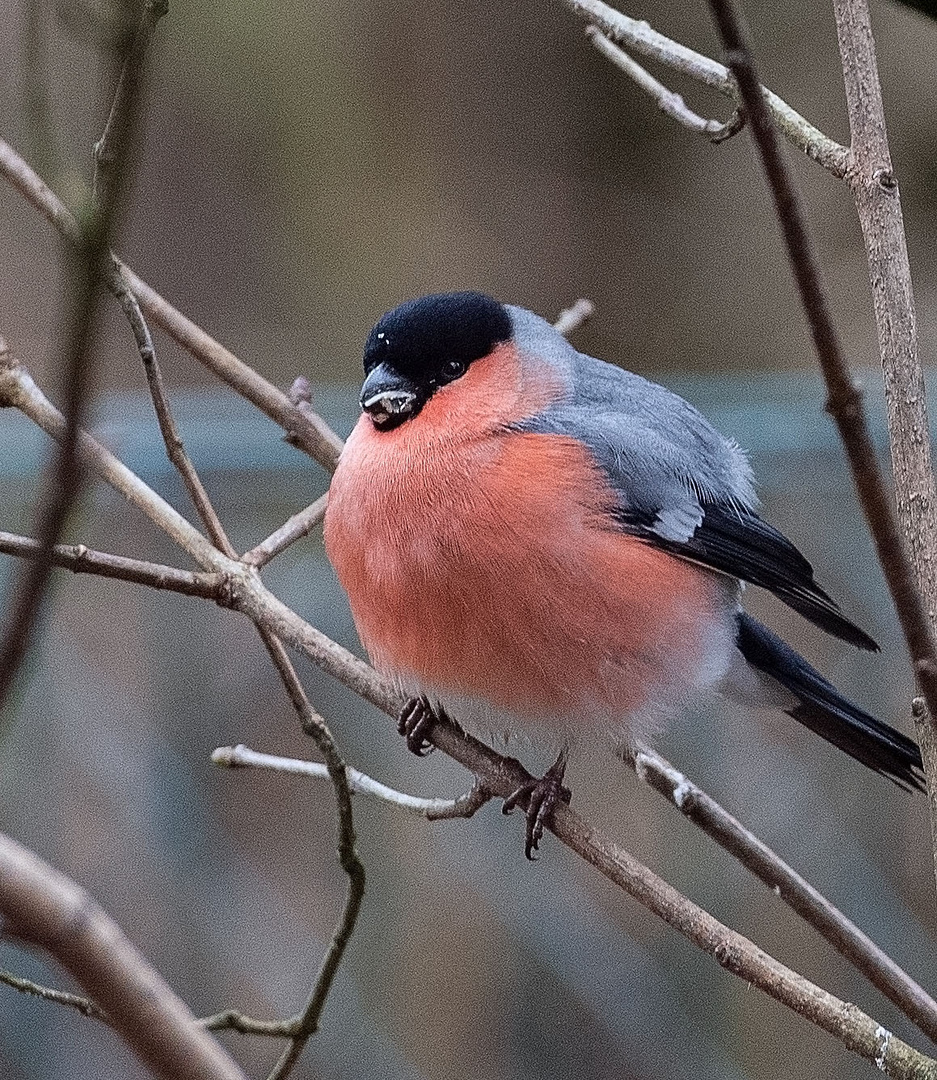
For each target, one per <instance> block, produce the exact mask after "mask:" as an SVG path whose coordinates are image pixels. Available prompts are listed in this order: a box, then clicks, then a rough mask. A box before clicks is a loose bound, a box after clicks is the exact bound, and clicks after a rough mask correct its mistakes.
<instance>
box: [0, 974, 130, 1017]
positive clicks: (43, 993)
mask: <svg viewBox="0 0 937 1080" xmlns="http://www.w3.org/2000/svg"><path fill="white" fill-rule="evenodd" d="M0 983H4V984H5V985H6V986H11V987H12V988H13V989H14V990H18V991H19V992H20V993H21V994H31V995H32V996H33V997H38V998H42V1000H43V1001H53V1002H55V1004H56V1005H65V1006H67V1007H68V1008H70V1009H77V1010H78V1012H80V1013H81V1014H82V1015H83V1016H88V1017H90V1018H91V1019H92V1020H100V1021H101V1022H102V1023H104V1024H109V1023H110V1019H109V1017H108V1015H107V1013H106V1012H105V1011H104V1010H103V1009H102V1008H100V1007H99V1006H98V1005H95V1003H94V1002H93V1001H92V1000H91V999H90V998H86V997H82V996H81V995H80V994H70V993H68V991H66V990H54V989H53V988H52V987H51V986H43V985H42V984H41V983H36V982H33V981H32V979H24V978H23V977H22V976H20V975H14V974H13V972H12V971H0Z"/></svg>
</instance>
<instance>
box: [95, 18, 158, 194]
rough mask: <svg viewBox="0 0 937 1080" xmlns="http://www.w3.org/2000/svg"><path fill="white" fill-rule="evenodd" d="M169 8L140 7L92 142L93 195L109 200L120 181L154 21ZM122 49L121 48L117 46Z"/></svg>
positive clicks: (134, 120)
mask: <svg viewBox="0 0 937 1080" xmlns="http://www.w3.org/2000/svg"><path fill="white" fill-rule="evenodd" d="M168 10H169V2H168V0H144V3H143V10H142V12H141V14H140V18H139V21H138V22H137V25H136V28H135V30H134V33H133V39H132V41H131V42H130V47H129V50H127V55H126V58H125V60H124V62H123V64H122V66H121V69H120V77H119V79H118V80H117V89H116V91H115V92H114V100H113V101H112V102H111V110H110V112H109V113H108V115H107V121H106V122H105V124H104V131H103V132H102V133H101V137H100V139H98V141H97V142H96V143H95V144H94V148H93V156H94V181H93V191H94V198H95V200H96V201H98V202H102V203H103V202H110V201H111V199H112V198H113V193H112V189H113V187H114V185H115V184H116V183H118V182H119V180H120V171H121V170H120V164H121V162H122V161H123V160H124V159H125V157H126V154H127V144H128V142H129V140H130V138H131V136H132V134H133V126H134V124H135V122H136V111H137V102H138V101H139V100H140V97H141V92H142V83H143V75H144V71H145V67H146V65H145V60H146V54H147V50H148V49H149V47H150V41H151V40H152V37H153V34H154V32H155V30H156V24H157V23H158V22H159V20H160V19H161V18H162V17H163V16H164V15H165V14H166V12H167V11H168ZM121 52H124V49H121Z"/></svg>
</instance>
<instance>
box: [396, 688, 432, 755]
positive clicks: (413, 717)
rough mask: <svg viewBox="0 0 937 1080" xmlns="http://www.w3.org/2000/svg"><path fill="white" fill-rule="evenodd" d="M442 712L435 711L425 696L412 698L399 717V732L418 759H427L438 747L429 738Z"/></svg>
mask: <svg viewBox="0 0 937 1080" xmlns="http://www.w3.org/2000/svg"><path fill="white" fill-rule="evenodd" d="M440 715H442V712H441V710H439V709H434V708H433V706H432V705H431V704H430V700H429V698H428V697H426V696H425V695H421V696H420V697H414V698H410V700H409V701H408V702H407V703H406V704H405V705H404V707H403V708H402V709H401V710H400V715H399V716H398V717H397V730H398V731H399V732H400V734H401V735H403V737H404V738H405V739H406V740H407V749H408V750H409V751H410V753H411V754H416V756H417V757H426V755H427V754H431V753H432V752H433V751H434V750H435V749H436V747H435V746H433V744H432V742H431V741H430V740H429V739H428V738H427V735H428V734H429V733H430V731H431V730H432V727H433V724H435V723H436V720H437V718H438V717H439V716H440Z"/></svg>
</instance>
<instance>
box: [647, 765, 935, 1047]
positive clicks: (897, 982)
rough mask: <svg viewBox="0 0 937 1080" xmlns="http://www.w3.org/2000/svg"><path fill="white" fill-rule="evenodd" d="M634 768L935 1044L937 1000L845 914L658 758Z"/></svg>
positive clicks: (729, 815) (689, 781)
mask: <svg viewBox="0 0 937 1080" xmlns="http://www.w3.org/2000/svg"><path fill="white" fill-rule="evenodd" d="M631 765H632V766H633V768H634V771H635V772H636V773H637V775H638V778H639V779H641V780H643V781H644V782H645V783H646V784H648V785H650V786H651V787H652V788H654V789H655V790H656V791H659V792H660V793H661V794H662V795H663V796H664V797H665V798H667V799H669V800H670V802H672V803H673V804H674V806H676V807H677V809H678V810H679V811H680V813H681V814H683V815H684V817H686V818H688V819H689V820H690V821H692V822H693V824H694V825H696V826H697V827H698V828H700V829H701V830H702V831H703V832H704V833H706V834H707V835H708V836H711V837H712V838H713V840H715V841H716V843H717V844H719V845H720V846H722V847H723V848H725V849H726V851H728V852H729V854H730V855H733V856H734V857H735V858H736V859H738V861H739V862H740V863H741V864H742V865H743V866H744V867H746V868H747V869H748V870H751V872H752V873H753V874H755V876H756V877H758V878H759V879H760V880H761V881H763V882H764V883H765V885H767V886H768V888H769V889H772V890H773V891H774V892H775V893H776V894H777V896H779V897H780V899H781V900H783V901H784V903H785V904H787V905H788V907H790V908H792V909H793V910H794V911H796V912H797V914H798V915H800V916H801V917H802V918H803V919H804V920H805V921H806V922H808V923H809V924H810V925H811V926H812V927H814V929H816V930H817V931H818V932H819V933H820V934H822V935H823V937H824V938H826V940H827V941H828V942H829V943H830V944H831V945H832V946H833V948H834V949H836V950H837V952H839V953H841V954H842V955H843V956H844V957H845V958H846V959H847V960H848V961H849V962H850V963H851V964H852V965H853V966H854V967H855V968H857V970H859V971H861V972H862V974H863V975H865V976H866V978H867V979H868V980H869V981H870V982H871V983H872V984H873V985H874V986H876V987H877V988H878V989H879V990H880V991H881V992H882V993H883V994H884V995H885V996H886V997H887V998H889V1000H890V1001H892V1002H894V1004H895V1005H897V1006H898V1008H899V1009H901V1011H902V1012H903V1013H904V1014H905V1016H907V1017H909V1018H910V1019H911V1020H912V1021H913V1022H914V1023H915V1024H917V1026H918V1027H919V1028H920V1029H921V1031H923V1032H924V1034H925V1035H926V1036H927V1037H928V1038H929V1039H930V1040H931V1041H932V1042H937V1002H935V1001H934V999H933V998H932V997H931V996H930V995H929V994H928V993H927V992H926V991H925V990H924V989H923V987H921V986H920V985H918V983H916V982H915V981H914V980H913V979H912V978H911V977H910V975H908V974H907V972H905V971H903V970H902V969H901V968H900V967H899V966H898V965H897V964H896V963H895V962H894V960H892V959H891V957H890V956H888V955H886V953H884V952H883V951H882V950H881V949H880V948H879V947H878V946H877V945H876V944H875V942H874V941H872V940H871V938H869V937H868V936H867V935H866V934H864V933H863V932H862V931H861V930H860V929H859V928H858V927H857V926H856V924H855V923H854V922H852V921H851V920H850V919H848V918H847V917H846V916H845V915H844V914H843V912H841V911H840V910H839V909H838V908H837V907H835V906H834V905H833V904H831V903H830V901H829V900H827V898H826V897H825V896H823V895H822V894H821V893H819V892H818V891H817V890H816V889H815V888H814V887H813V886H812V885H811V884H810V883H809V882H807V881H805V880H804V879H803V878H802V877H801V876H800V875H799V874H798V873H796V871H794V870H793V869H792V868H791V867H790V866H788V864H787V863H786V862H784V860H783V859H782V858H781V857H780V856H779V855H777V854H776V853H775V852H773V851H772V850H771V849H770V848H769V847H768V846H767V844H765V843H764V842H763V841H762V840H759V838H758V837H757V836H755V835H754V833H752V832H750V831H749V830H748V829H746V828H745V826H744V825H742V824H741V822H739V821H738V820H737V819H736V818H734V817H733V816H732V815H731V814H730V813H729V812H728V811H727V810H726V809H724V807H722V806H720V805H719V803H717V802H716V800H715V799H713V798H712V796H710V795H707V794H706V792H705V791H703V790H702V789H701V788H699V787H697V786H696V784H694V783H693V782H692V781H691V780H689V779H687V777H686V776H685V775H684V774H683V773H682V772H680V771H679V770H678V769H675V768H674V766H673V765H671V764H670V762H669V761H666V760H665V759H664V758H662V757H661V756H660V755H659V754H657V753H655V752H654V751H652V750H648V749H646V748H645V749H642V750H641V751H639V752H638V753H637V754H635V755H634V757H633V759H631Z"/></svg>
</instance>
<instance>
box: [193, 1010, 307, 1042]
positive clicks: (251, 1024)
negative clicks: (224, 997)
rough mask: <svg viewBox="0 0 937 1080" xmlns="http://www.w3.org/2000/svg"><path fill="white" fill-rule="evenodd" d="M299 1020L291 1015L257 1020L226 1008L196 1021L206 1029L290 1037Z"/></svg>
mask: <svg viewBox="0 0 937 1080" xmlns="http://www.w3.org/2000/svg"><path fill="white" fill-rule="evenodd" d="M299 1020H300V1018H299V1017H298V1016H291V1017H290V1018H289V1019H288V1020H255V1019H254V1018H253V1017H252V1016H245V1015H244V1013H241V1012H238V1011H237V1010H236V1009H224V1010H223V1011H222V1012H220V1013H215V1015H214V1016H203V1017H201V1018H200V1019H199V1020H197V1021H196V1023H197V1024H198V1026H199V1027H201V1028H204V1029H205V1030H206V1031H237V1032H239V1033H240V1034H241V1035H267V1036H269V1037H271V1038H279V1039H290V1038H292V1037H293V1035H294V1034H295V1032H296V1028H297V1026H298V1024H299Z"/></svg>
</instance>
